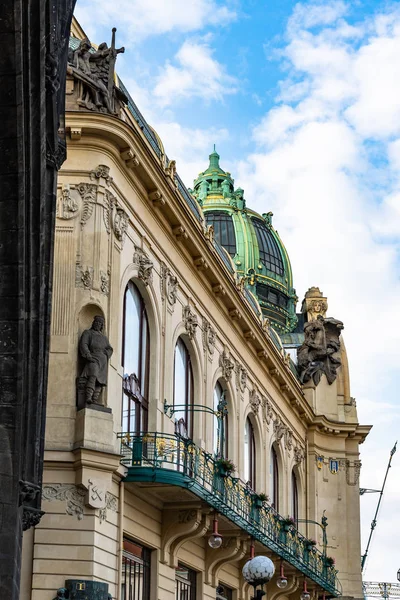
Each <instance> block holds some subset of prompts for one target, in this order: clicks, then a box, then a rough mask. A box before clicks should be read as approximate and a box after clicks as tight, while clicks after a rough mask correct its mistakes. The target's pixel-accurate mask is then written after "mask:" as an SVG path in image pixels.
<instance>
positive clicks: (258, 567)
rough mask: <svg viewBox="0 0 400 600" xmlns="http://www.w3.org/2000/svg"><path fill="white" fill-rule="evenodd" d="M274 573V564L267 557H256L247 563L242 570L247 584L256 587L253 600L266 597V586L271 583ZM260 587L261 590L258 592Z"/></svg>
mask: <svg viewBox="0 0 400 600" xmlns="http://www.w3.org/2000/svg"><path fill="white" fill-rule="evenodd" d="M274 573H275V566H274V563H273V562H272V560H271V559H270V558H268V557H267V556H256V557H255V558H251V559H250V560H248V561H247V563H246V564H245V565H244V567H243V569H242V575H243V577H244V579H245V580H246V581H247V583H249V584H250V585H252V586H253V587H254V597H253V600H260V599H261V598H263V597H264V596H265V592H264V591H263V587H264V584H265V583H268V581H271V579H272V577H273V576H274ZM259 585H260V586H261V589H260V590H257V587H258V586H259Z"/></svg>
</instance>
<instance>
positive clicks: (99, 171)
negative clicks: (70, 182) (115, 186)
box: [89, 165, 113, 185]
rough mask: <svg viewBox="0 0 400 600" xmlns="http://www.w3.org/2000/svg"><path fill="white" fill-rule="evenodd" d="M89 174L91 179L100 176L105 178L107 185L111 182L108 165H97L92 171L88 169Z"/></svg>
mask: <svg viewBox="0 0 400 600" xmlns="http://www.w3.org/2000/svg"><path fill="white" fill-rule="evenodd" d="M89 176H90V179H91V180H92V181H95V180H96V179H100V178H101V177H102V178H103V179H105V181H106V184H107V185H111V184H112V182H113V178H112V177H111V175H110V167H107V165H98V166H97V167H96V168H95V169H93V171H90V175H89Z"/></svg>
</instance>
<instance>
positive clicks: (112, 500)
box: [99, 492, 118, 523]
mask: <svg viewBox="0 0 400 600" xmlns="http://www.w3.org/2000/svg"><path fill="white" fill-rule="evenodd" d="M108 510H111V511H112V512H118V498H117V497H116V496H114V494H111V492H106V505H105V506H104V508H101V509H100V514H99V519H100V523H103V521H105V520H106V519H107V511H108Z"/></svg>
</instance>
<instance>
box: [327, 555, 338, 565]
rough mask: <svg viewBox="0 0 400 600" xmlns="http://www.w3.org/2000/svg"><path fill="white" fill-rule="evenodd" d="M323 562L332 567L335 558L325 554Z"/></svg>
mask: <svg viewBox="0 0 400 600" xmlns="http://www.w3.org/2000/svg"><path fill="white" fill-rule="evenodd" d="M325 563H326V564H327V565H328V567H333V566H334V565H335V564H336V560H335V559H334V558H333V556H327V557H326V558H325Z"/></svg>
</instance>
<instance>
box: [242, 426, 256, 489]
mask: <svg viewBox="0 0 400 600" xmlns="http://www.w3.org/2000/svg"><path fill="white" fill-rule="evenodd" d="M255 473H256V456H255V439H254V430H253V426H252V424H251V422H250V419H249V418H247V419H246V425H245V428H244V480H245V482H246V483H248V484H249V485H250V487H251V488H252V489H255V485H256V475H255Z"/></svg>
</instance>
